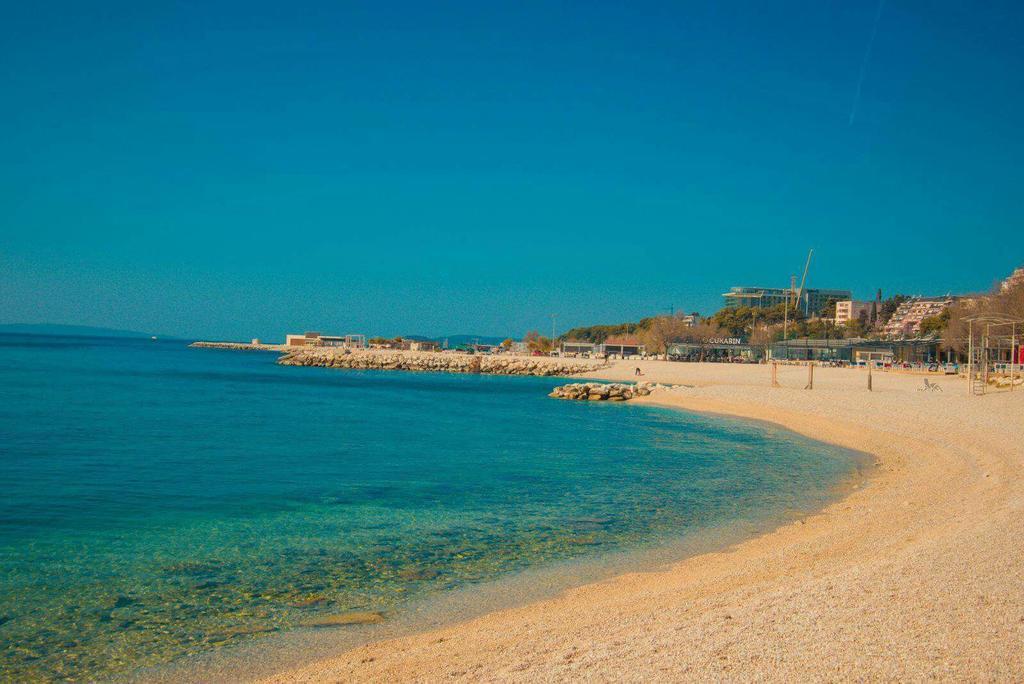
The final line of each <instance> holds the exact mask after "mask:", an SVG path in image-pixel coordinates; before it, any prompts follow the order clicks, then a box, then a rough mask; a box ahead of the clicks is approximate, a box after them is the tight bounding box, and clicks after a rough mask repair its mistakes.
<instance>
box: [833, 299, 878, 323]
mask: <svg viewBox="0 0 1024 684" xmlns="http://www.w3.org/2000/svg"><path fill="white" fill-rule="evenodd" d="M861 316H864V317H865V318H867V317H869V316H871V302H858V301H854V300H852V299H846V300H843V301H841V302H836V325H846V324H847V323H849V322H850V321H855V320H857V319H859V318H861Z"/></svg>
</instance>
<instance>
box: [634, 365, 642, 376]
mask: <svg viewBox="0 0 1024 684" xmlns="http://www.w3.org/2000/svg"><path fill="white" fill-rule="evenodd" d="M633 375H643V373H641V372H640V366H637V367H636V370H635V371H633Z"/></svg>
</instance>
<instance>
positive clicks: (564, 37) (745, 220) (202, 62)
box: [0, 0, 1024, 339]
mask: <svg viewBox="0 0 1024 684" xmlns="http://www.w3.org/2000/svg"><path fill="white" fill-rule="evenodd" d="M214 5H215V6H214ZM877 8H878V6H877V5H876V4H875V3H874V2H866V1H865V2H859V1H858V2H852V1H840V0H832V1H826V0H816V1H813V2H812V1H807V2H796V3H789V2H741V1H736V2H700V1H695V2H692V3H599V2H586V3H523V2H516V3H508V4H503V3H470V2H466V3H444V2H442V3H412V2H408V3H404V2H403V3H362V4H355V3H337V2H324V3H303V4H295V3H276V2H275V3H270V2H260V1H258V0H257V1H250V2H245V3H160V2H153V3H148V2H147V3H139V2H131V3H117V2H105V3H45V4H39V3H21V4H20V5H18V6H14V5H11V6H8V7H7V8H6V10H5V15H6V16H5V20H4V22H3V24H2V25H0V106H2V109H3V111H4V113H5V114H4V121H5V126H4V134H3V136H2V137H0V203H2V206H3V210H2V212H0V269H2V270H0V322H43V321H45V322H59V323H73V324H83V325H103V326H111V327H120V328H132V329H140V330H148V331H158V332H164V333H170V334H178V335H183V336H197V337H217V338H240V339H242V338H248V337H252V336H260V337H264V338H275V337H280V336H281V335H282V334H283V333H284V332H285V331H298V330H303V329H322V330H325V331H330V332H339V333H345V332H367V333H379V334H400V333H406V334H411V333H422V334H455V333H460V332H474V333H478V334H491V335H504V334H510V333H511V334H517V335H519V334H522V333H523V332H524V331H525V330H527V329H530V328H538V329H540V330H548V329H549V328H550V322H549V319H548V314H549V313H552V312H555V313H558V314H559V328H562V329H564V328H565V327H568V326H570V325H578V324H586V323H602V322H605V323H612V322H619V321H623V320H629V319H636V318H638V317H640V316H644V315H650V314H654V313H658V312H659V311H667V310H668V309H669V308H670V307H675V308H676V309H685V310H698V311H702V312H710V311H714V310H715V309H717V308H718V307H719V305H720V301H721V300H720V297H719V295H720V293H721V292H723V291H725V290H726V289H727V288H728V287H729V286H731V285H741V284H746V285H766V286H767V285H779V286H781V285H784V284H785V283H786V282H787V281H788V278H789V275H790V274H791V273H794V272H799V271H800V270H801V269H802V266H803V259H804V257H805V255H806V252H807V249H808V248H811V247H813V248H814V249H815V261H814V263H813V264H812V267H811V273H810V276H809V283H810V284H811V285H812V286H820V287H846V288H851V289H853V290H854V292H855V294H856V295H857V296H860V297H869V296H871V295H873V293H874V291H875V289H876V288H879V287H881V288H882V289H883V291H884V292H886V293H894V292H904V293H920V294H939V293H945V292H947V291H952V292H968V291H978V290H985V289H988V288H989V287H991V285H992V284H993V282H994V280H995V279H997V278H999V277H1002V276H1004V275H1006V274H1008V273H1009V271H1011V270H1012V269H1013V268H1014V267H1016V266H1019V265H1021V263H1022V262H1024V243H1022V241H1021V225H1022V218H1024V206H1022V198H1024V193H1022V192H1021V187H1022V184H1021V181H1022V173H1021V170H1020V169H1021V160H1022V159H1024V154H1022V153H1024V142H1022V135H1021V128H1020V122H1021V121H1024V111H1022V110H1024V87H1022V86H1024V44H1022V42H1021V41H1020V39H1019V29H1020V26H1021V25H1022V20H1024V7H1022V6H1021V5H1020V3H1014V2H988V3H967V2H925V1H923V0H922V1H919V2H911V1H909V0H908V1H904V0H889V1H887V2H885V4H884V6H883V7H882V12H881V18H880V20H879V21H878V23H877V32H876V36H875V40H874V43H873V45H872V48H871V54H870V59H869V60H868V61H867V64H866V69H864V79H863V82H862V87H861V89H860V96H859V99H857V86H858V81H859V78H860V74H861V70H862V65H863V64H864V63H865V54H866V50H867V47H868V42H869V38H870V36H871V33H872V28H873V26H874V25H875V18H876V12H877ZM855 100H856V102H855ZM851 113H853V117H852V119H853V121H852V123H851Z"/></svg>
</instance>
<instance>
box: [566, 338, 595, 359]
mask: <svg viewBox="0 0 1024 684" xmlns="http://www.w3.org/2000/svg"><path fill="white" fill-rule="evenodd" d="M561 351H562V356H594V355H595V354H596V353H597V344H595V343H593V342H582V341H579V340H566V341H565V342H562V346H561Z"/></svg>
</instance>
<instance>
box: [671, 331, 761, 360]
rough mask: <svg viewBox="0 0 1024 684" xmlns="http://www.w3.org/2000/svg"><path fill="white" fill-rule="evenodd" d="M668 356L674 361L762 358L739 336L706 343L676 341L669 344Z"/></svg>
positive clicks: (758, 352)
mask: <svg viewBox="0 0 1024 684" xmlns="http://www.w3.org/2000/svg"><path fill="white" fill-rule="evenodd" d="M668 357H669V359H672V360H673V361H701V360H704V361H712V362H714V361H741V362H743V361H745V362H749V363H756V362H758V361H760V360H761V352H760V351H758V350H757V349H754V348H753V347H751V346H750V345H749V344H745V343H744V342H742V341H741V340H740V339H739V338H738V337H723V338H718V339H713V340H710V341H708V342H707V343H706V344H700V343H696V342H676V343H675V344H670V345H669V346H668Z"/></svg>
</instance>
